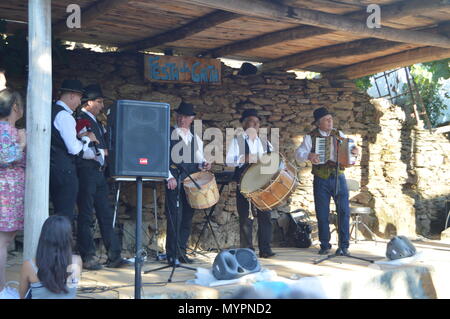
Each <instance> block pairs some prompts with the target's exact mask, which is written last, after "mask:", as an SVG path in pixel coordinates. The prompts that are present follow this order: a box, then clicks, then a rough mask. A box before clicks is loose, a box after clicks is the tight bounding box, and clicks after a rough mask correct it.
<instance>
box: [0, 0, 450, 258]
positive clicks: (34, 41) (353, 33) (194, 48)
mask: <svg viewBox="0 0 450 319" xmlns="http://www.w3.org/2000/svg"><path fill="white" fill-rule="evenodd" d="M73 3H74V1H73V0H58V1H50V0H28V1H27V0H15V1H2V2H0V19H5V20H7V21H8V22H9V23H8V26H9V27H10V28H11V30H13V29H16V28H25V27H26V26H27V25H28V32H29V45H30V51H29V52H30V55H29V59H30V63H29V68H30V69H29V71H30V76H29V86H28V101H27V103H28V109H29V112H28V117H29V118H28V119H27V123H28V130H27V131H28V140H29V145H30V146H31V145H36V147H31V149H30V150H29V151H28V154H27V164H28V165H29V167H33V170H32V171H33V176H30V175H29V174H28V175H27V185H26V186H27V188H26V192H27V194H26V216H28V217H29V218H28V221H26V233H25V236H29V239H28V240H27V239H25V241H26V243H25V250H26V253H25V258H29V256H30V255H31V254H32V253H31V252H32V251H33V250H34V247H35V245H36V243H37V238H36V236H37V234H38V232H36V231H32V230H33V229H34V230H37V229H40V226H41V225H42V220H43V219H45V217H46V214H48V203H47V204H45V201H46V196H47V197H48V163H49V160H48V158H49V149H50V125H49V124H50V107H48V108H43V107H42V106H43V105H48V106H50V103H51V91H52V87H51V57H50V52H51V41H50V29H51V34H52V35H53V36H54V37H57V38H60V39H63V40H69V41H76V42H83V43H93V44H99V45H107V46H111V47H116V48H117V49H118V50H119V51H132V52H133V51H134V52H136V51H143V52H145V51H152V52H163V53H169V52H170V54H173V55H182V56H198V57H199V56H202V57H212V58H218V57H225V58H234V59H240V60H247V61H254V62H261V63H262V67H261V68H260V71H262V72H265V71H274V70H290V69H302V70H308V71H314V72H320V73H322V74H324V75H325V76H327V77H329V78H348V79H354V78H359V77H362V76H365V75H370V74H374V73H377V72H381V71H384V70H388V69H392V68H394V67H402V66H407V65H411V64H414V63H419V62H426V61H433V60H439V59H443V58H448V57H450V0H427V1H423V0H170V1H168V0H78V1H77V4H78V5H79V7H80V8H81V27H80V28H73V29H70V28H69V27H68V25H67V20H68V17H69V19H70V15H71V14H72V13H71V12H70V11H69V12H67V9H68V6H69V5H70V4H73ZM373 4H375V5H377V6H378V7H377V8H379V9H380V10H379V11H378V12H379V13H380V16H379V18H380V23H381V25H380V27H373V23H368V21H371V15H372V14H376V13H377V9H375V11H374V12H371V11H370V10H369V12H368V6H369V5H373ZM50 24H51V28H50ZM37 114H38V115H37ZM42 150H47V152H43V151H42ZM31 159H33V160H31ZM29 171H30V170H28V172H29ZM36 194H37V195H36ZM27 234H28V235H27ZM27 243H28V244H27ZM27 247H28V248H27ZM27 249H28V253H27Z"/></svg>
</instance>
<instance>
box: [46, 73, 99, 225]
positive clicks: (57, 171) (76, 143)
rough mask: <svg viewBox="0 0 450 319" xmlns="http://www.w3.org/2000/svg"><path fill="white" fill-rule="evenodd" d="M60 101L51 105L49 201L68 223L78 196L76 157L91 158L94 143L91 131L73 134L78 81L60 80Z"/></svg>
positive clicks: (80, 90)
mask: <svg viewBox="0 0 450 319" xmlns="http://www.w3.org/2000/svg"><path fill="white" fill-rule="evenodd" d="M59 93H60V98H59V100H58V101H57V102H56V103H55V104H53V105H52V131H51V148H50V198H51V200H52V202H53V207H54V211H55V214H58V215H62V216H66V217H67V218H69V219H70V220H71V221H72V220H73V216H74V211H73V210H74V208H75V203H76V200H77V193H78V177H77V171H76V165H75V159H76V157H84V158H90V159H92V158H95V154H94V152H93V151H92V150H91V149H90V147H89V145H91V143H98V141H97V139H96V137H95V135H94V134H93V133H92V132H84V133H82V134H77V131H76V122H75V118H74V117H73V112H74V111H75V110H76V108H77V107H78V106H79V105H80V103H81V97H82V96H83V85H82V84H81V82H80V81H78V80H64V81H63V83H62V85H61V88H60V90H59Z"/></svg>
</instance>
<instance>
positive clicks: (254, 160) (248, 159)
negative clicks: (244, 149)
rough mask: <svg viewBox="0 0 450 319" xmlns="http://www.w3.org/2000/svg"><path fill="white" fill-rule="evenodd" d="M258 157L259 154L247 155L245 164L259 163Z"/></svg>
mask: <svg viewBox="0 0 450 319" xmlns="http://www.w3.org/2000/svg"><path fill="white" fill-rule="evenodd" d="M257 162H258V155H257V154H246V155H245V163H257Z"/></svg>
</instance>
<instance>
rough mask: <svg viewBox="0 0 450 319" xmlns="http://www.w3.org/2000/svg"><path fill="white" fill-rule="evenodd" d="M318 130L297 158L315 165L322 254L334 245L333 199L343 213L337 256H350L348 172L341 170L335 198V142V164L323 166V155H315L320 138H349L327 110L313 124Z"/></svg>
mask: <svg viewBox="0 0 450 319" xmlns="http://www.w3.org/2000/svg"><path fill="white" fill-rule="evenodd" d="M312 124H313V125H315V126H316V128H315V129H314V130H313V131H311V132H310V133H309V134H308V135H306V136H305V138H304V139H303V143H302V144H301V145H300V147H299V148H298V149H297V151H296V154H295V158H296V160H297V162H299V163H302V162H306V161H307V160H309V161H311V163H312V174H313V175H314V183H313V191H314V205H315V210H316V217H317V222H318V227H319V240H320V250H319V254H320V255H327V254H328V253H329V252H330V250H331V245H330V226H329V221H328V218H329V214H330V200H331V197H333V200H334V202H335V203H336V200H337V202H338V207H337V212H338V214H339V225H338V226H339V227H338V228H339V232H340V233H339V238H340V241H341V242H340V243H339V248H338V250H337V251H336V255H348V247H349V245H350V241H349V239H350V232H349V228H350V225H349V222H350V207H349V194H348V187H347V182H346V180H345V175H344V169H343V168H341V169H340V170H339V173H338V183H339V184H338V190H339V192H338V194H337V198H335V174H336V173H335V172H336V155H335V152H334V146H333V143H331V149H330V154H331V161H328V162H327V163H325V164H319V163H320V159H319V154H316V153H315V145H316V143H315V142H316V138H318V137H326V136H336V137H341V138H345V135H344V133H342V132H341V131H339V130H337V129H335V128H334V126H333V114H332V113H330V112H329V111H328V110H327V109H326V108H325V107H321V108H318V109H316V110H315V111H314V121H313V122H312ZM351 152H352V153H353V154H355V155H358V154H359V150H358V148H356V147H355V148H353V149H352V150H351Z"/></svg>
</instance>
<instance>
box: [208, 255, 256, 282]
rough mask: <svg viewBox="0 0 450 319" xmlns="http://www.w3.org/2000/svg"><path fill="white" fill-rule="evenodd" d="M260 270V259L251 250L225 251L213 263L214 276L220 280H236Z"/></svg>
mask: <svg viewBox="0 0 450 319" xmlns="http://www.w3.org/2000/svg"><path fill="white" fill-rule="evenodd" d="M260 270H261V265H260V264H259V261H258V258H257V257H256V254H255V252H254V251H253V250H251V249H249V248H239V249H228V250H223V251H221V252H220V253H219V254H217V256H216V258H215V259H214V263H213V275H214V277H215V278H216V279H219V280H228V279H235V278H239V277H242V276H245V275H247V274H250V273H254V272H258V271H260Z"/></svg>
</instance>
